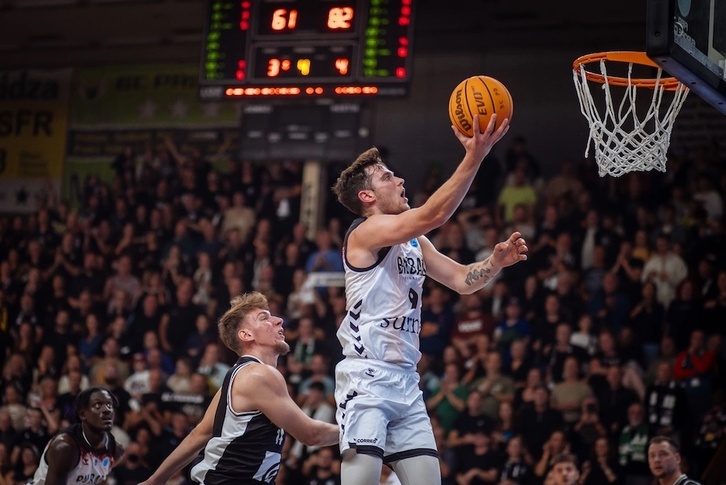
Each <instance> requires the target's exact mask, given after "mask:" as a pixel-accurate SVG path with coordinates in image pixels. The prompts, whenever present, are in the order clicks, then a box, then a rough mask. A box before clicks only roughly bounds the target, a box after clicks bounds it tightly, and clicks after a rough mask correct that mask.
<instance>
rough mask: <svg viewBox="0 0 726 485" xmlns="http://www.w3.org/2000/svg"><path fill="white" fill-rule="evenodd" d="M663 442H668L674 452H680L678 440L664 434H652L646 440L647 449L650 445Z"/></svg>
mask: <svg viewBox="0 0 726 485" xmlns="http://www.w3.org/2000/svg"><path fill="white" fill-rule="evenodd" d="M663 443H668V444H669V445H670V446H671V449H672V450H673V451H674V452H676V453H680V452H681V447H680V446H679V445H678V442H676V440H674V439H673V438H671V437H670V436H664V435H658V436H653V437H652V438H651V439H650V441H649V442H648V449H650V445H661V444H663Z"/></svg>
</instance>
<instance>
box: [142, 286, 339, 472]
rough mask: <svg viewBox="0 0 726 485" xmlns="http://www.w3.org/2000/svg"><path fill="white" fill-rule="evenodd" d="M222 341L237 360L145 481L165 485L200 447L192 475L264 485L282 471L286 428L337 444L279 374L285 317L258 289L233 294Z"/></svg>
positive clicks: (312, 440)
mask: <svg viewBox="0 0 726 485" xmlns="http://www.w3.org/2000/svg"><path fill="white" fill-rule="evenodd" d="M218 328H219V336H220V338H221V339H222V341H223V342H224V343H225V345H227V346H228V347H229V348H230V349H231V350H233V351H234V352H236V353H237V354H238V355H239V356H240V358H239V360H238V361H237V363H236V364H235V365H234V366H232V368H231V369H230V370H229V371H228V372H227V375H226V377H225V379H224V384H223V385H222V387H221V388H220V389H219V391H217V394H216V395H215V396H214V398H213V399H212V402H211V403H210V404H209V407H208V408H207V411H206V413H205V414H204V417H203V418H202V421H201V422H200V423H199V424H198V425H197V426H196V427H195V428H194V429H193V430H192V431H191V432H190V433H189V435H187V437H186V438H184V440H183V441H182V442H181V443H179V446H177V448H176V449H175V450H174V451H173V452H172V453H171V455H169V456H168V457H167V459H166V460H164V462H163V463H162V464H161V465H160V466H159V469H158V470H156V471H155V472H154V474H153V475H152V476H151V477H150V478H149V479H148V480H147V481H146V482H144V484H145V485H163V484H165V483H166V481H167V480H168V479H169V477H171V476H172V475H173V474H174V473H176V472H177V471H179V470H181V469H182V468H184V467H185V466H186V465H188V464H189V463H191V462H192V460H194V458H195V457H197V455H198V454H199V452H200V451H202V450H203V454H202V457H201V461H199V462H198V463H196V464H195V465H194V466H193V467H192V469H191V478H192V480H193V481H194V482H196V483H203V484H206V485H225V484H235V485H237V484H240V483H245V484H265V483H267V484H269V483H274V482H275V477H276V476H277V472H278V470H279V468H280V458H281V453H282V445H283V442H284V440H285V431H287V432H289V433H290V434H291V435H292V436H294V437H295V438H296V439H297V440H298V441H301V442H302V443H304V444H306V445H310V446H329V445H332V444H335V443H337V442H338V432H339V431H338V426H337V425H334V424H331V423H325V422H322V421H317V420H314V419H311V418H310V417H308V416H307V415H306V414H305V413H303V412H302V411H301V410H300V408H299V407H298V405H297V404H295V401H293V400H292V398H291V397H290V394H289V393H288V390H287V384H286V383H285V378H284V377H283V376H282V374H281V373H280V371H278V370H277V368H276V365H277V358H278V357H279V356H280V355H284V354H286V353H287V352H288V351H289V350H290V347H289V346H288V344H287V342H285V335H284V333H283V329H282V318H280V317H277V316H273V315H271V314H270V311H269V306H268V302H267V298H265V296H264V295H262V294H261V293H257V292H251V293H246V294H244V295H241V296H237V297H235V298H234V299H233V300H232V302H231V308H230V309H229V310H227V312H226V313H225V314H224V315H222V317H221V318H220V320H219V323H218Z"/></svg>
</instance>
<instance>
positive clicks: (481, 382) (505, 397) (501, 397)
mask: <svg viewBox="0 0 726 485" xmlns="http://www.w3.org/2000/svg"><path fill="white" fill-rule="evenodd" d="M485 370H486V374H485V375H484V377H482V378H479V379H477V380H475V381H474V382H472V383H471V385H470V388H471V389H477V390H478V391H479V392H481V394H482V398H483V401H484V409H483V412H484V414H486V415H487V416H489V417H490V418H492V419H495V420H496V419H497V416H498V413H499V403H500V402H502V401H507V402H512V401H513V400H514V381H513V380H512V378H511V377H509V376H507V375H504V374H502V356H501V354H499V352H496V351H492V352H489V353H488V354H487V357H486V361H485Z"/></svg>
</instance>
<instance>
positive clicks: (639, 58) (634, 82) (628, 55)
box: [572, 51, 681, 91]
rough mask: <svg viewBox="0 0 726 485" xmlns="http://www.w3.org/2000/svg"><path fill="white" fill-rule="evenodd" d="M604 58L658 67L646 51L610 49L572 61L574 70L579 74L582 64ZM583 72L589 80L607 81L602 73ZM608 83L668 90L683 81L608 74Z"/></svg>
mask: <svg viewBox="0 0 726 485" xmlns="http://www.w3.org/2000/svg"><path fill="white" fill-rule="evenodd" d="M602 60H605V61H611V62H623V63H630V64H640V65H642V66H647V67H655V68H658V65H657V64H656V63H655V62H653V61H652V60H651V59H650V58H649V57H648V56H647V55H646V54H645V52H634V51H610V52H595V53H592V54H586V55H584V56H580V57H578V58H577V59H575V61H574V62H573V63H572V69H573V71H575V72H577V74H578V75H579V74H580V72H581V70H580V66H584V65H587V64H590V63H593V62H600V61H602ZM582 72H584V73H585V76H586V77H587V79H588V80H590V81H593V82H597V83H600V84H605V83H606V77H605V76H604V75H602V74H599V73H596V72H592V71H588V70H587V69H583V70H582ZM607 84H609V85H611V86H621V87H627V86H636V87H639V88H650V89H655V88H656V87H658V86H660V87H662V88H663V89H665V90H666V91H675V90H676V89H678V88H679V86H680V85H681V82H680V81H679V80H678V79H676V78H674V77H664V78H661V79H655V78H630V79H628V78H625V77H618V76H607Z"/></svg>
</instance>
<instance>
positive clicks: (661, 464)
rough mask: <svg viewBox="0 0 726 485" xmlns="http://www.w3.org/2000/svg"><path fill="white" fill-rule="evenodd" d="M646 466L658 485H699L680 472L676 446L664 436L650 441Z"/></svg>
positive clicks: (679, 457)
mask: <svg viewBox="0 0 726 485" xmlns="http://www.w3.org/2000/svg"><path fill="white" fill-rule="evenodd" d="M648 465H649V466H650V471H651V473H652V474H653V475H654V476H655V478H656V480H657V483H658V485H701V484H700V483H698V482H697V481H695V480H691V479H690V478H688V476H687V475H686V474H685V473H683V472H682V471H681V453H680V452H679V450H678V445H677V444H676V442H675V441H673V440H672V439H671V438H668V437H666V436H655V437H654V438H652V439H651V440H650V443H649V444H648Z"/></svg>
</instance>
